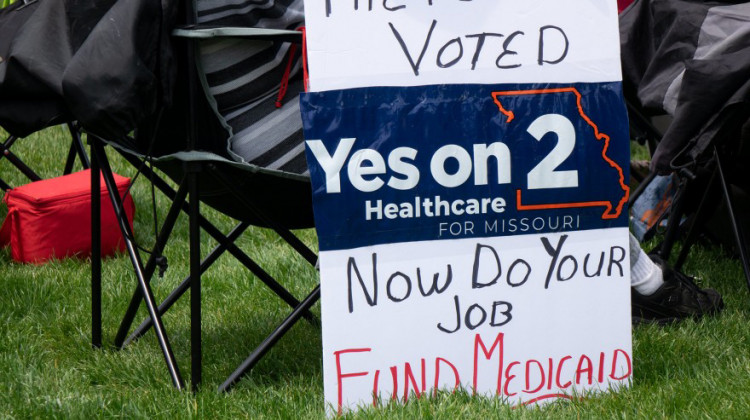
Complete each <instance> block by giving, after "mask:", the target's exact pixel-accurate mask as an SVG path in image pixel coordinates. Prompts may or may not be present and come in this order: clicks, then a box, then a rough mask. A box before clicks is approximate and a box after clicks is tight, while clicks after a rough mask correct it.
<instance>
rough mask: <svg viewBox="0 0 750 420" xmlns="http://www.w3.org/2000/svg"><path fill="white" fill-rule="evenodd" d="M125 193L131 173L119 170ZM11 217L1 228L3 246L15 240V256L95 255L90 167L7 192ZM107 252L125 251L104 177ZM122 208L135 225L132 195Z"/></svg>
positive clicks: (40, 258)
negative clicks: (123, 172)
mask: <svg viewBox="0 0 750 420" xmlns="http://www.w3.org/2000/svg"><path fill="white" fill-rule="evenodd" d="M114 177H115V182H116V184H117V190H118V192H119V193H120V197H123V196H124V194H125V192H126V190H127V188H128V185H130V178H126V177H122V176H119V175H116V174H115V176H114ZM3 201H4V202H5V204H6V205H7V206H8V216H7V217H6V218H5V221H3V225H2V227H0V246H3V247H4V246H7V245H10V247H11V256H12V257H13V259H14V260H16V261H19V262H24V263H35V264H41V263H43V262H45V261H47V260H49V259H51V258H64V257H69V256H80V257H87V256H90V255H91V172H90V170H84V171H80V172H76V173H73V174H70V175H64V176H61V177H57V178H52V179H45V180H42V181H36V182H32V183H30V184H26V185H24V186H21V187H18V188H14V189H12V190H10V191H8V192H7V193H6V194H5V197H3ZM101 203H102V206H101V209H102V211H101V214H102V224H101V225H102V256H106V255H112V254H114V253H115V252H116V251H124V250H125V242H124V241H123V239H122V234H121V233H120V227H119V225H118V224H117V219H116V218H115V211H114V209H113V208H112V203H111V202H110V200H109V196H108V193H107V188H106V186H105V185H104V181H103V180H102V182H101ZM123 207H124V208H125V214H126V216H127V218H128V223H130V226H131V227H132V226H133V215H134V214H135V204H134V203H133V199H132V197H131V196H130V194H128V195H127V197H125V200H124V204H123Z"/></svg>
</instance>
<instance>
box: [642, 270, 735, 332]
mask: <svg viewBox="0 0 750 420" xmlns="http://www.w3.org/2000/svg"><path fill="white" fill-rule="evenodd" d="M650 257H651V259H652V260H653V261H654V263H656V264H657V265H658V266H659V267H660V268H661V270H662V274H663V276H664V284H662V285H661V287H659V288H658V289H657V290H656V292H654V293H653V294H651V295H647V296H646V295H642V294H640V293H638V292H637V291H636V290H635V289H633V288H630V295H631V299H632V301H631V306H632V311H633V312H632V315H633V323H657V324H661V325H663V324H669V323H672V322H677V321H680V320H682V319H686V318H693V319H698V318H700V317H702V316H704V315H715V314H717V313H719V312H720V311H721V310H722V309H723V308H724V302H723V301H722V299H721V295H720V294H719V292H717V291H716V290H714V289H701V288H700V287H698V285H696V284H695V283H694V282H693V279H692V278H691V277H688V276H686V275H684V274H682V273H680V272H678V271H675V270H673V269H672V268H671V267H669V266H668V265H667V264H666V263H664V262H663V261H662V260H661V259H660V258H659V257H657V256H650Z"/></svg>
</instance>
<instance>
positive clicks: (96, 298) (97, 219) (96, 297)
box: [91, 156, 102, 348]
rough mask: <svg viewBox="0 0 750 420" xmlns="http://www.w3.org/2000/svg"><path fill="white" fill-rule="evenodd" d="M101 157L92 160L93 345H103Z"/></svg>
mask: <svg viewBox="0 0 750 420" xmlns="http://www.w3.org/2000/svg"><path fill="white" fill-rule="evenodd" d="M100 177H101V170H100V168H99V159H97V158H96V156H94V158H93V159H92V161H91V345H92V346H93V347H94V348H101V347H102V233H101V229H102V228H101V226H102V217H101V213H102V212H101V192H100V191H101V182H100Z"/></svg>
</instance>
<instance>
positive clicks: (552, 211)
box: [301, 82, 630, 250]
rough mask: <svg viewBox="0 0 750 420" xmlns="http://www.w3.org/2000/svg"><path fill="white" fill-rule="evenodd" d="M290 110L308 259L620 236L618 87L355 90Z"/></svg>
mask: <svg viewBox="0 0 750 420" xmlns="http://www.w3.org/2000/svg"><path fill="white" fill-rule="evenodd" d="M301 107H302V117H303V123H304V129H305V138H306V145H307V161H308V165H309V167H310V175H311V178H312V184H313V194H314V203H315V222H316V228H317V231H318V236H319V241H320V249H321V250H333V249H349V248H355V247H359V246H365V245H374V244H386V243H397V242H410V241H426V240H440V239H458V238H468V237H488V236H507V235H519V234H530V233H549V232H564V231H576V230H589V229H603V228H610V227H627V225H628V217H627V209H626V203H627V199H628V193H629V190H628V187H627V179H628V176H629V175H628V162H629V156H630V155H629V153H630V150H629V140H628V139H627V138H626V135H627V133H628V129H627V124H628V123H627V117H626V115H627V114H626V112H625V109H624V102H623V97H622V86H621V83H620V82H609V83H578V84H564V85H558V84H543V85H542V84H500V85H432V86H416V87H368V88H357V89H347V90H334V91H326V92H312V93H306V94H304V96H303V97H302V101H301ZM363 232H367V233H366V235H363Z"/></svg>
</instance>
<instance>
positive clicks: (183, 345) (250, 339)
mask: <svg viewBox="0 0 750 420" xmlns="http://www.w3.org/2000/svg"><path fill="white" fill-rule="evenodd" d="M0 134H2V137H3V138H4V133H2V132H0ZM67 144H68V143H67V134H66V132H65V130H64V129H63V128H61V127H54V128H51V129H48V130H45V131H43V132H40V133H37V134H34V135H32V136H30V137H28V138H26V139H22V140H19V141H18V143H17V144H16V146H14V148H13V150H14V151H15V152H16V153H18V154H19V155H20V156H22V157H23V158H24V159H25V160H26V161H27V162H29V163H30V164H32V166H34V168H35V169H39V172H40V175H42V176H43V177H51V176H55V175H59V174H60V173H61V171H62V167H63V164H64V156H65V154H66V153H67ZM109 152H110V156H111V157H112V158H116V156H115V155H116V154H115V153H113V152H112V151H111V150H110V151H109ZM114 166H115V171H116V172H118V173H120V174H122V175H127V176H134V175H135V171H134V169H133V168H132V167H131V166H129V165H127V164H125V163H123V161H121V160H119V159H114ZM0 178H3V179H5V180H6V181H7V182H9V183H10V184H11V185H20V184H23V183H25V182H26V181H24V179H23V178H22V177H21V176H20V175H19V174H18V173H17V171H15V170H14V168H12V167H11V166H10V165H9V164H8V162H7V161H6V160H5V159H2V160H0ZM133 195H134V200H135V202H136V207H137V212H136V220H135V231H136V237H137V240H138V242H139V243H140V244H141V245H143V246H146V247H148V246H149V244H150V243H151V242H152V241H153V238H154V233H153V232H154V219H153V216H152V201H151V190H150V188H149V184H148V183H147V182H146V180H144V179H142V178H139V179H138V180H137V182H136V185H135V187H134V189H133ZM156 197H157V201H156V204H155V208H156V209H157V210H158V211H157V214H158V220H159V221H163V220H164V216H165V214H166V209H167V207H168V202H167V200H166V199H164V198H163V197H162V196H160V195H159V193H158V192H157V194H156ZM203 209H204V210H206V211H207V213H208V216H209V218H210V219H211V220H213V221H215V222H216V223H217V224H218V225H219V226H221V227H222V228H223V229H224V230H225V231H226V230H228V229H229V228H230V227H231V226H232V225H233V223H232V221H231V220H229V219H227V218H226V217H224V216H222V215H220V214H218V213H215V212H211V211H210V209H207V208H206V207H205V206H204V207H203ZM4 215H5V209H4V208H2V209H0V219H1V218H4ZM298 234H299V236H300V237H301V238H302V239H303V240H304V241H305V242H306V243H308V244H310V245H311V246H313V247H314V246H315V233H314V232H313V231H303V232H298ZM187 236H188V233H187V218H186V217H181V218H180V220H179V221H178V224H177V227H176V229H175V237H174V238H175V239H176V240H175V241H173V242H172V244H171V245H170V246H169V248H168V249H167V250H166V255H167V257H168V259H169V269H168V270H167V272H166V274H165V276H164V277H163V278H155V279H154V280H153V283H152V284H153V287H154V292H155V294H156V296H157V298H160V297H161V298H163V297H165V296H166V294H167V293H169V291H170V290H171V289H172V288H173V287H174V286H175V285H176V284H177V283H179V282H180V281H181V280H182V278H183V277H184V276H185V275H186V274H187V273H186V263H187V254H188V250H187ZM213 245H214V243H213V241H212V240H210V239H209V238H208V236H207V235H205V234H204V235H203V237H202V250H203V252H204V254H205V253H206V252H207V251H208V250H209V249H210V248H211V247H212V246H213ZM261 245H262V246H261ZM649 245H653V244H649ZM240 246H241V247H242V248H243V249H245V250H246V251H247V252H248V253H249V254H250V255H251V256H252V257H254V258H256V259H257V260H258V262H259V263H260V264H261V265H262V266H264V267H266V269H267V270H268V271H269V272H270V273H271V274H274V275H277V276H279V278H280V279H282V282H283V283H284V284H285V285H286V286H287V287H288V288H290V289H291V290H292V292H293V293H294V294H295V295H296V296H300V297H301V296H303V295H304V294H305V293H306V292H307V291H308V290H309V289H311V288H312V287H313V285H314V284H315V283H316V281H317V280H316V272H315V271H314V270H313V269H312V268H310V267H309V266H308V265H307V263H306V262H304V261H303V260H301V259H300V258H297V257H296V256H294V255H293V253H292V251H291V250H290V249H289V248H288V247H286V246H285V245H283V244H282V243H281V242H280V241H279V240H277V239H275V238H274V236H273V235H271V234H270V233H269V232H267V231H265V230H262V229H252V230H251V231H249V233H248V234H246V235H244V237H243V238H242V240H241V241H240ZM686 271H687V272H688V273H690V274H692V275H694V276H696V277H698V278H699V282H700V284H702V285H704V286H711V287H714V288H716V289H717V290H719V291H720V292H721V293H722V294H723V295H724V299H725V303H726V309H725V310H724V312H723V313H722V314H721V315H720V316H718V317H716V318H711V319H704V320H701V321H698V322H694V321H686V322H683V323H681V324H678V325H672V326H667V327H656V326H638V327H635V328H634V332H633V351H634V379H633V383H632V387H631V388H629V389H626V390H623V391H621V392H618V393H613V394H606V395H600V396H596V397H590V398H586V399H583V400H575V401H560V402H554V403H551V404H548V405H545V406H543V407H537V408H525V407H521V408H515V409H514V408H511V407H508V406H505V405H503V404H501V403H500V402H499V401H497V400H494V399H485V398H475V397H472V396H471V395H467V394H462V393H457V394H441V395H439V396H437V397H435V398H422V399H420V400H414V399H412V400H410V402H409V403H408V404H407V405H405V406H400V405H389V406H386V407H383V408H380V409H368V410H365V411H363V412H361V413H359V414H356V415H354V414H350V415H347V416H345V417H352V418H388V419H391V418H446V419H448V418H476V419H485V418H672V417H678V418H732V419H734V418H748V417H749V416H750V414H748V413H750V392H748V391H747V390H750V351H748V349H750V329H746V328H745V324H746V323H747V322H748V320H749V318H750V317H749V316H748V315H749V312H748V310H747V309H746V308H747V307H748V303H750V296H749V295H748V291H747V286H746V285H745V283H744V280H743V276H742V270H741V267H740V264H739V263H738V261H736V260H734V259H731V258H729V257H728V256H726V255H725V253H724V252H722V250H721V249H720V248H719V247H717V246H707V245H706V246H697V247H696V248H695V249H694V250H693V252H692V253H691V257H690V259H689V262H688V264H687V267H686ZM103 275H104V280H103V308H104V319H103V322H104V341H105V346H104V348H103V349H97V350H95V349H92V347H91V344H90V340H91V337H90V334H91V333H90V322H91V321H90V310H91V309H90V264H89V262H88V261H87V260H84V259H66V260H62V261H57V262H54V263H50V264H45V265H41V266H35V265H22V264H17V263H14V262H13V261H12V260H11V258H10V253H9V251H8V250H7V249H5V250H2V251H0V281H1V282H2V286H3V289H4V292H3V293H2V294H0V319H1V322H0V378H1V379H0V418H98V417H107V418H111V417H123V418H188V417H194V418H253V419H256V418H295V419H298V418H321V417H324V415H325V410H324V404H323V385H322V364H321V342H320V336H321V334H320V328H319V327H318V326H316V325H311V324H309V323H306V322H301V323H299V324H298V325H296V326H295V327H294V328H293V329H292V330H291V331H290V333H289V334H288V335H287V336H286V337H285V338H284V339H282V340H281V341H280V342H279V344H278V345H277V346H276V348H275V349H274V350H272V351H271V352H270V353H269V354H268V355H267V356H266V357H265V358H264V359H263V360H262V361H261V362H260V364H259V365H258V366H257V367H256V368H255V369H254V370H253V371H252V372H251V373H250V375H248V376H247V377H246V378H245V379H243V380H242V381H241V382H240V384H239V385H238V386H237V387H236V388H235V389H234V390H233V391H232V392H230V393H226V394H219V393H218V392H217V391H216V388H217V387H218V385H219V384H220V383H221V382H222V381H223V380H224V379H225V377H226V376H227V375H228V374H229V373H230V372H231V371H232V370H233V369H234V368H235V366H237V365H238V364H239V363H240V362H241V361H242V360H243V359H244V358H245V357H246V356H247V355H248V353H249V352H250V350H251V349H252V348H254V347H255V345H257V344H258V343H259V342H260V340H262V338H263V337H264V336H265V334H267V333H268V332H269V330H270V329H272V328H273V327H274V325H275V323H277V322H278V321H280V320H281V319H282V318H283V316H284V315H285V311H286V308H285V305H284V304H283V303H281V302H280V301H279V299H277V298H275V297H274V296H273V295H272V293H270V292H269V291H268V290H267V289H266V288H265V287H263V286H262V284H260V282H259V281H258V280H257V279H255V278H254V277H252V276H250V275H248V274H246V272H245V270H243V269H242V268H240V267H239V266H238V264H236V263H235V262H234V261H233V260H231V259H230V258H228V257H226V258H225V257H222V258H221V259H219V261H218V262H217V263H216V265H215V266H214V267H212V268H211V269H210V270H209V271H208V272H207V273H206V274H205V275H204V277H203V327H204V328H203V351H204V358H203V366H204V372H203V386H202V387H201V388H200V389H198V390H197V391H196V392H194V393H193V392H190V391H176V390H174V389H173V388H172V386H171V382H170V379H169V376H168V374H167V370H166V368H165V365H164V362H163V358H162V356H161V352H160V350H159V347H158V345H157V343H156V339H155V337H154V335H153V334H152V333H149V334H147V335H146V336H145V337H144V338H142V339H141V340H139V341H138V342H136V343H134V344H132V345H130V346H128V347H126V348H125V349H124V350H116V349H115V348H113V347H112V344H111V343H112V341H113V339H114V336H115V333H116V331H117V327H118V325H119V320H120V318H121V317H122V314H123V313H124V311H125V308H126V306H127V303H128V301H129V299H130V296H131V294H132V293H133V291H134V288H135V281H134V278H133V275H132V268H131V267H130V265H129V260H128V258H127V257H126V256H119V257H115V258H109V259H107V260H106V261H105V262H104V266H103ZM188 312H189V308H188V299H184V301H182V302H180V303H178V304H177V305H176V306H175V307H174V308H173V309H172V310H171V311H170V312H169V313H168V314H167V315H166V316H165V317H164V321H165V325H166V328H167V331H168V332H169V334H170V339H171V342H172V345H173V348H174V351H175V354H176V357H177V360H178V362H179V364H180V367H181V369H182V373H183V376H184V377H185V378H186V380H188V381H189V374H190V372H189V368H190V358H189V354H190V349H189V344H188V342H189V335H190V331H189V323H188ZM314 312H315V313H316V314H319V307H318V306H317V305H316V306H315V307H314ZM144 313H145V311H144V310H143V309H141V314H140V316H141V317H142V316H143V314H144Z"/></svg>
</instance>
